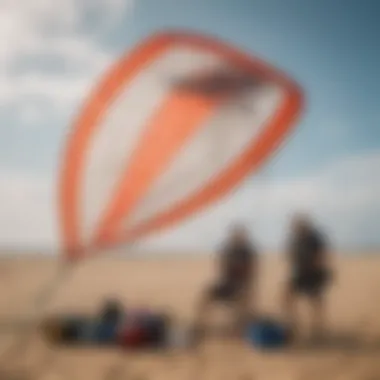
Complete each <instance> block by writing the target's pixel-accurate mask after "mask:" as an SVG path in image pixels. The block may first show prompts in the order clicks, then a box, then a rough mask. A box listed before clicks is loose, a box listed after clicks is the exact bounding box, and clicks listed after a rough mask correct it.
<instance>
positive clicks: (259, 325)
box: [246, 318, 290, 349]
mask: <svg viewBox="0 0 380 380" xmlns="http://www.w3.org/2000/svg"><path fill="white" fill-rule="evenodd" d="M246 335H247V340H248V341H249V342H250V343H251V344H252V345H254V346H255V347H258V348H260V349H274V348H281V347H284V346H286V345H287V344H288V343H289V341H290V331H289V329H288V328H287V327H286V326H285V325H284V324H282V323H280V322H278V321H275V320H273V319H269V318H261V319H259V320H256V321H253V322H251V323H249V325H248V328H247V334H246Z"/></svg>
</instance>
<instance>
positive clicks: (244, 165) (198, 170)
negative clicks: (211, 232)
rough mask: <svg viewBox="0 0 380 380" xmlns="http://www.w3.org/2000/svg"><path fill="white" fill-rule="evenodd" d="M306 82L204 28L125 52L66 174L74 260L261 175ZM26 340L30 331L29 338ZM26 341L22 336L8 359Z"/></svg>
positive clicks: (77, 137) (95, 95)
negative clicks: (257, 174) (241, 49)
mask: <svg viewBox="0 0 380 380" xmlns="http://www.w3.org/2000/svg"><path fill="white" fill-rule="evenodd" d="M302 108H303V91H302V89H301V88H300V86H299V85H298V84H297V83H296V82H295V81H293V80H292V79H291V78H289V77H288V76H287V75H285V74H284V73H282V72H281V71H279V70H277V69H276V68H274V67H272V66H271V65H269V64H268V63H266V62H264V61H262V60H260V59H258V58H256V57H253V56H251V55H249V54H247V53H245V52H242V51H240V50H238V49H236V48H235V47H232V46H229V45H228V44H226V43H224V42H222V41H219V40H218V39H215V38H213V37H209V36H205V35H202V34H195V33H187V32H182V31H168V32H163V33H158V34H154V35H153V36H152V37H150V38H148V39H147V40H145V41H143V42H141V43H139V44H138V45H137V47H135V48H134V49H133V50H132V51H131V52H128V53H127V54H126V55H125V56H123V57H122V58H121V59H119V60H118V61H117V62H116V63H115V64H114V65H113V66H112V67H111V68H110V70H109V71H108V73H106V75H105V76H104V77H103V79H102V80H101V81H100V83H99V84H98V85H97V86H96V87H95V89H94V91H93V92H92V94H91V95H90V96H89V98H88V99H87V101H86V103H85V104H84V106H83V107H82V109H81V111H80V113H79V115H78V118H77V120H76V121H75V123H74V125H73V126H72V128H71V129H70V133H69V136H68V140H67V142H66V146H65V150H64V154H63V160H62V170H61V172H60V181H59V184H58V189H59V202H58V208H59V217H60V225H61V230H62V251H63V255H62V259H63V262H64V263H65V264H66V265H62V270H61V271H60V273H59V274H58V275H57V276H56V278H55V280H54V283H50V284H49V285H48V286H47V287H45V288H44V289H43V291H42V292H41V293H40V294H38V298H36V299H35V300H34V310H35V312H36V313H37V314H38V315H39V316H40V317H41V315H42V310H43V307H45V306H46V304H47V303H48V302H49V300H51V298H52V297H53V294H55V292H56V290H57V288H58V286H59V285H60V284H61V283H62V281H63V280H64V279H67V274H68V273H69V272H70V271H69V269H70V268H72V267H73V264H74V263H77V262H78V261H81V259H83V258H85V257H90V256H93V255H94V254H95V253H97V252H102V251H106V249H105V248H107V247H112V246H118V245H122V244H126V243H130V242H134V241H136V240H138V239H142V238H145V237H146V236H148V235H150V234H154V233H156V232H158V231H161V230H165V229H169V228H171V227H173V226H175V225H178V224H179V223H181V222H183V221H185V220H186V219H188V218H190V217H193V216H195V215H197V214H198V213H200V212H203V211H205V210H206V209H207V208H208V207H210V206H212V205H213V204H214V203H215V202H217V201H219V200H221V199H222V198H223V197H225V196H227V195H228V194H230V193H231V192H232V191H233V190H234V189H236V188H237V187H238V186H239V185H240V184H241V183H242V182H243V180H245V179H246V178H247V177H249V176H252V175H254V174H255V173H256V172H257V171H258V170H259V169H260V168H261V167H262V166H263V165H264V164H265V162H266V161H267V160H268V159H269V158H270V157H271V156H272V155H274V154H275V152H276V150H277V148H278V147H279V146H280V144H281V143H282V142H283V141H284V140H285V138H286V137H287V136H288V135H289V133H290V132H291V130H292V128H293V127H294V126H295V125H296V121H297V119H298V117H299V115H300V114H301V111H302ZM24 338H25V337H24ZM25 347H26V344H25V340H21V341H18V342H17V344H16V345H14V346H12V347H11V349H9V350H6V352H4V353H3V355H2V356H1V359H2V362H6V361H7V360H8V358H9V357H10V356H11V355H12V353H13V354H15V353H19V352H20V351H19V350H20V349H23V348H25Z"/></svg>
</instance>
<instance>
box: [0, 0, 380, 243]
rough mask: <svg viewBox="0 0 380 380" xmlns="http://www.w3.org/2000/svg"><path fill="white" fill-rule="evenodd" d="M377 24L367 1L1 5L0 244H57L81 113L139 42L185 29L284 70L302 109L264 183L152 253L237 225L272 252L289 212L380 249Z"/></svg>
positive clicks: (376, 6) (39, 1)
mask: <svg viewBox="0 0 380 380" xmlns="http://www.w3.org/2000/svg"><path fill="white" fill-rule="evenodd" d="M379 15H380V3H379V2H378V1H376V0H363V1H355V0H345V1H341V0H318V1H317V0H315V1H305V0H260V1H259V0H234V1H232V0H231V1H226V0H207V1H204V0H160V1H156V0H135V1H133V2H132V1H128V0H124V1H122V0H113V1H111V0H109V1H106V0H93V1H89V0H88V1H87V0H83V1H74V0H54V1H53V0H30V1H29V2H28V4H27V5H25V4H24V3H23V2H17V1H14V0H11V1H8V0H6V1H3V2H0V38H1V39H2V45H3V46H2V47H1V48H0V67H1V71H0V77H1V80H2V83H4V85H3V86H2V89H0V105H1V106H0V185H1V188H2V189H1V190H0V197H1V198H0V202H1V203H0V204H2V205H1V208H3V212H2V213H1V214H2V216H0V227H2V226H3V228H0V229H1V230H2V232H0V245H1V244H4V245H17V244H19V245H21V246H28V245H30V246H32V245H40V246H44V245H46V246H56V241H57V235H58V233H59V232H58V227H57V225H56V215H55V209H54V192H55V181H56V173H57V165H58V163H59V158H60V151H61V149H62V142H63V139H64V136H65V134H66V133H67V131H68V130H69V126H70V122H71V120H72V118H73V115H75V112H76V111H77V110H78V108H79V107H80V105H81V101H83V98H84V97H85V96H86V93H87V92H88V90H89V88H90V87H91V86H92V85H93V84H94V83H96V80H97V79H98V78H99V77H100V76H101V73H102V72H104V70H105V69H106V68H107V66H108V65H109V64H111V63H112V62H113V61H114V60H115V59H116V58H117V57H119V56H120V55H121V54H123V53H124V52H125V51H126V50H128V49H130V48H131V47H132V46H133V45H134V44H136V43H138V41H140V40H141V39H142V38H144V37H146V36H148V35H149V34H151V33H154V32H155V31H157V30H160V29H164V28H180V29H181V28H185V29H191V30H195V31H198V32H205V33H208V34H212V35H215V36H217V37H220V38H222V39H224V40H225V41H227V42H230V43H232V44H234V45H236V46H238V47H240V48H241V49H243V50H245V51H247V52H250V53H251V54H256V55H258V56H260V57H262V58H264V59H265V60H267V61H269V62H270V63H272V64H273V65H275V66H277V67H279V68H281V69H282V70H284V71H285V72H287V73H288V74H290V75H291V76H293V77H294V78H295V79H296V80H297V81H298V82H299V83H300V84H301V85H302V87H303V88H304V89H305V93H306V99H307V109H306V112H305V114H304V115H303V117H302V119H301V121H300V123H299V125H298V128H297V130H296V132H295V133H294V134H293V135H292V136H291V138H290V139H289V141H288V143H287V144H286V145H285V146H284V147H283V149H282V150H281V152H280V153H279V154H278V155H276V157H275V158H274V159H273V160H272V161H271V162H270V163H269V164H268V165H267V166H266V167H265V168H264V170H263V172H262V174H261V175H260V176H258V177H257V178H252V180H250V181H248V182H247V183H246V184H245V186H244V187H243V188H242V189H241V190H240V191H239V192H238V193H236V194H235V195H234V196H233V197H232V198H231V199H229V200H227V201H226V202H223V204H221V205H220V206H218V207H217V208H216V209H215V210H212V212H209V213H205V215H204V216H202V218H200V219H197V220H193V221H190V222H189V223H187V224H185V226H183V227H181V228H179V229H178V230H176V231H172V232H171V233H168V234H165V235H164V236H162V237H160V238H158V239H156V240H153V241H152V242H150V243H149V244H153V245H154V246H155V245H161V246H164V247H166V246H181V247H182V246H183V247H187V246H189V245H190V242H192V241H194V240H195V241H197V244H198V245H199V246H202V247H203V246H205V247H206V246H207V247H208V246H211V245H212V244H214V242H215V241H217V239H218V238H219V236H220V234H221V232H220V231H222V230H223V228H224V226H225V224H226V223H227V222H228V221H229V220H231V218H233V217H236V218H237V219H239V218H240V219H247V220H251V219H252V218H253V219H255V222H254V224H255V226H257V228H256V227H255V228H253V227H252V228H253V229H254V230H255V234H256V235H258V238H260V237H261V238H262V240H263V241H265V242H267V243H268V244H269V243H271V242H272V241H280V240H281V238H280V235H281V234H283V231H284V223H285V220H286V218H287V216H288V214H289V213H290V212H291V211H292V208H293V209H294V208H297V207H298V204H299V207H300V208H302V209H304V210H307V211H310V212H312V213H313V214H315V216H316V217H317V218H318V219H319V220H320V223H321V224H323V225H325V226H326V227H325V228H328V229H329V230H330V231H331V234H332V235H333V237H334V238H335V240H336V244H337V245H339V246H342V247H344V248H350V247H356V246H358V247H361V246H363V247H374V246H379V245H380V237H378V232H377V228H376V225H377V224H378V222H379V220H380V202H379V198H380V197H379V196H378V195H377V194H380V179H379V164H380V127H379V123H380V107H379V105H380V104H379V97H378V89H379V86H380V75H379V67H380V50H379V49H378V38H379V37H380V25H379V23H378V17H379ZM260 197H261V198H260ZM265 197H266V198H265ZM268 197H269V198H268ZM258 199H260V201H258ZM263 200H264V202H263ZM263 203H264V204H266V205H267V207H266V208H263V207H261V208H260V207H259V205H260V204H263ZM247 204H249V206H247ZM21 205H24V206H23V207H21ZM243 206H244V207H243ZM21 209H22V210H24V211H22V210H21ZM26 210H30V211H26ZM236 210H237V211H236ZM45 214H46V215H45ZM253 215H254V217H253ZM205 226H208V227H207V228H208V229H206V230H207V231H208V232H207V235H209V236H211V238H210V239H209V240H207V241H205V238H204V236H203V235H202V234H201V231H204V229H205ZM209 226H213V228H211V227H209ZM281 231H282V232H281ZM272 236H273V238H272Z"/></svg>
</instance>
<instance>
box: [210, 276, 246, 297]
mask: <svg viewBox="0 0 380 380" xmlns="http://www.w3.org/2000/svg"><path fill="white" fill-rule="evenodd" d="M245 288H246V286H245V284H244V283H242V282H233V281H219V282H217V283H215V284H213V285H211V287H210V288H209V289H208V294H207V295H208V298H209V299H210V300H212V301H221V302H229V301H235V300H237V299H239V298H240V297H241V295H242V294H243V293H244V290H245Z"/></svg>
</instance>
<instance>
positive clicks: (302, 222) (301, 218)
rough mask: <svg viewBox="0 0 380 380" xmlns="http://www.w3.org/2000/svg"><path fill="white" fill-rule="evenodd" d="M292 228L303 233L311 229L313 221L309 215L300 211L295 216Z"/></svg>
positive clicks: (295, 231)
mask: <svg viewBox="0 0 380 380" xmlns="http://www.w3.org/2000/svg"><path fill="white" fill-rule="evenodd" d="M291 228H292V231H293V232H294V233H296V234H303V233H306V232H308V231H310V229H311V228H312V222H311V220H310V218H309V217H308V215H306V214H300V213H299V214H296V215H294V216H293V220H292V224H291Z"/></svg>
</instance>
